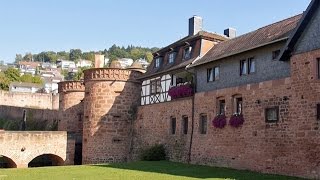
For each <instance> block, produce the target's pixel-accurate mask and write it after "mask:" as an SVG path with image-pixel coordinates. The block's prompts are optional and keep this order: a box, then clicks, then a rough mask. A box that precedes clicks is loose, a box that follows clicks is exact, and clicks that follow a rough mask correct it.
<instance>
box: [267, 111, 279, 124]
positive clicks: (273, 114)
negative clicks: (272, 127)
mask: <svg viewBox="0 0 320 180" xmlns="http://www.w3.org/2000/svg"><path fill="white" fill-rule="evenodd" d="M265 116H266V122H277V121H279V107H273V108H267V109H266V115H265Z"/></svg>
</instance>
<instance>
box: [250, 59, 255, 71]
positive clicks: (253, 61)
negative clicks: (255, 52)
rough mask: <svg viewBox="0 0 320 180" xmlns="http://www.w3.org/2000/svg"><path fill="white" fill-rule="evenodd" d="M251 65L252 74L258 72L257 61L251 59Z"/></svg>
mask: <svg viewBox="0 0 320 180" xmlns="http://www.w3.org/2000/svg"><path fill="white" fill-rule="evenodd" d="M249 63H250V65H249V67H250V73H254V72H256V62H255V60H254V59H250V61H249Z"/></svg>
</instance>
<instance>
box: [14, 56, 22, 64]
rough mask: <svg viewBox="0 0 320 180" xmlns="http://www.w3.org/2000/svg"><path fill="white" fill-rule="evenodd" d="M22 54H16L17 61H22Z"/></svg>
mask: <svg viewBox="0 0 320 180" xmlns="http://www.w3.org/2000/svg"><path fill="white" fill-rule="evenodd" d="M22 59H23V58H22V55H21V54H16V58H15V61H14V62H15V63H17V62H19V61H22Z"/></svg>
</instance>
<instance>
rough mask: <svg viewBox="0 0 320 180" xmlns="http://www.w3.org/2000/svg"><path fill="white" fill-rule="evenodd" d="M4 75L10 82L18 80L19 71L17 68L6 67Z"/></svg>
mask: <svg viewBox="0 0 320 180" xmlns="http://www.w3.org/2000/svg"><path fill="white" fill-rule="evenodd" d="M4 74H5V76H6V77H7V78H8V79H9V81H10V82H14V81H19V80H20V72H19V70H18V69H14V68H8V69H7V70H5V71H4Z"/></svg>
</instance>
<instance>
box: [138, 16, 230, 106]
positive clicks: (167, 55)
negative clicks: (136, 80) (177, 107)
mask: <svg viewBox="0 0 320 180" xmlns="http://www.w3.org/2000/svg"><path fill="white" fill-rule="evenodd" d="M225 34H226V35H219V34H216V33H210V32H207V31H203V30H202V18H201V17H199V16H193V17H192V18H190V19H189V35H188V36H186V37H184V38H182V39H180V40H178V41H176V42H174V43H172V44H170V45H168V46H166V47H164V48H162V49H160V50H159V51H157V52H155V53H154V54H153V56H154V59H153V61H152V63H151V64H150V66H149V67H148V69H147V72H146V73H145V74H144V76H143V77H142V79H141V80H143V84H142V90H141V105H148V104H155V103H161V102H166V101H171V99H172V96H169V95H168V92H169V90H170V89H171V88H172V87H179V86H184V87H187V90H189V91H190V89H193V88H194V84H193V83H192V82H193V72H192V71H189V70H188V71H187V70H186V67H187V66H188V65H190V64H192V62H194V61H195V60H197V59H199V58H201V57H202V56H204V55H205V54H206V53H207V52H208V51H209V50H210V49H211V48H212V47H213V46H214V45H215V44H218V43H220V42H222V41H225V40H227V39H229V38H231V37H232V36H235V30H234V29H228V30H226V31H225ZM189 94H190V93H189Z"/></svg>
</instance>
